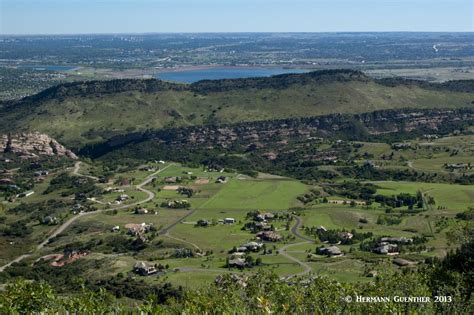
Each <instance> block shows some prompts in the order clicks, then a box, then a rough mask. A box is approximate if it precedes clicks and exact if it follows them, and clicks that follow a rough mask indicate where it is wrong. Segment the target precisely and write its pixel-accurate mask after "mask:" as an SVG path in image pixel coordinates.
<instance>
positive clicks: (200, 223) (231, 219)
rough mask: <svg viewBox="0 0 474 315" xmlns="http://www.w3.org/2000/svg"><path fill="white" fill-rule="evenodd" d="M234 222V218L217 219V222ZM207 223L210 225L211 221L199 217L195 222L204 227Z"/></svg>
mask: <svg viewBox="0 0 474 315" xmlns="http://www.w3.org/2000/svg"><path fill="white" fill-rule="evenodd" d="M235 222H236V220H235V219H234V218H224V219H219V220H217V223H218V224H234V223H235ZM209 225H211V221H209V220H206V219H199V220H198V221H197V222H196V226H202V227H206V226H209Z"/></svg>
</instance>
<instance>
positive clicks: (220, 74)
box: [156, 67, 311, 83]
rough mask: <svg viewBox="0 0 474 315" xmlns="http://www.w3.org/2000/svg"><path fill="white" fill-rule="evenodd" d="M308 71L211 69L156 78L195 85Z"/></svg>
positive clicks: (175, 72) (173, 72) (236, 68)
mask: <svg viewBox="0 0 474 315" xmlns="http://www.w3.org/2000/svg"><path fill="white" fill-rule="evenodd" d="M309 71H311V70H308V69H287V68H238V67H235V68H231V67H228V68H225V67H222V68H209V69H199V70H185V71H170V72H160V73H157V74H156V78H158V79H161V80H166V81H174V82H182V83H193V82H197V81H201V80H219V79H238V78H253V77H269V76H272V75H277V74H284V73H304V72H309Z"/></svg>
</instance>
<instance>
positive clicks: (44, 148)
mask: <svg viewBox="0 0 474 315" xmlns="http://www.w3.org/2000/svg"><path fill="white" fill-rule="evenodd" d="M1 152H3V153H9V152H10V153H14V154H17V155H19V156H21V157H24V158H34V157H38V156H41V155H43V156H44V155H46V156H66V157H68V158H70V159H74V160H75V159H77V156H76V155H75V154H74V153H73V152H72V151H71V150H68V149H66V148H65V147H64V146H63V145H61V144H60V143H59V142H57V141H56V140H55V139H53V138H51V137H50V136H48V135H45V134H41V133H38V132H34V133H20V134H8V135H1V136H0V153H1Z"/></svg>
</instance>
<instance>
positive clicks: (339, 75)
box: [0, 70, 474, 146]
mask: <svg viewBox="0 0 474 315" xmlns="http://www.w3.org/2000/svg"><path fill="white" fill-rule="evenodd" d="M348 74H350V75H348ZM290 78H291V80H290V79H289V78H288V76H277V77H272V78H266V79H264V78H259V79H255V80H248V79H242V80H220V81H203V82H202V83H198V84H197V85H190V86H188V85H172V84H169V85H166V84H163V86H161V85H160V86H159V88H156V89H151V88H149V89H146V88H135V89H134V88H131V87H124V88H122V89H121V88H117V87H116V86H115V85H116V84H115V85H113V86H112V87H109V89H106V88H103V89H100V88H96V89H92V88H91V87H88V86H87V85H88V84H93V83H83V85H86V87H85V88H84V87H83V86H81V88H82V90H81V89H80V91H74V88H76V89H79V88H77V87H74V86H68V87H62V89H59V88H58V90H57V91H55V92H54V93H50V94H51V95H48V93H46V91H45V92H43V94H44V95H43V96H42V97H39V96H37V97H31V98H30V99H25V100H23V101H22V102H20V103H17V104H8V105H5V104H4V105H2V106H0V126H3V127H0V132H7V131H11V130H12V129H13V130H38V131H41V132H45V133H47V134H50V135H52V136H54V137H56V138H57V139H58V140H60V141H62V142H63V143H65V144H67V145H69V146H80V145H82V144H84V143H91V142H97V141H101V140H103V139H106V138H109V137H110V136H112V135H113V134H115V133H126V132H131V131H134V130H145V129H157V128H164V127H171V126H187V125H199V124H207V123H219V122H222V123H231V122H240V121H255V120H269V119H276V118H288V117H304V116H316V115H324V114H331V113H362V112H370V111H374V110H378V109H391V108H408V107H409V108H440V107H442V108H455V107H469V106H472V101H473V100H474V97H473V95H472V93H470V92H469V90H466V91H465V90H457V89H447V88H441V86H440V88H438V89H437V88H435V87H426V86H424V85H422V84H415V83H413V82H411V83H410V82H409V83H406V84H393V85H389V84H386V83H382V82H378V81H375V80H372V79H370V78H368V77H366V76H365V75H363V74H362V73H358V72H351V71H344V70H339V71H334V72H331V73H329V74H328V73H325V72H321V74H319V73H318V72H316V73H311V74H301V75H293V76H292V77H290ZM153 82H156V81H153ZM153 82H152V83H153ZM96 84H99V83H96ZM103 84H104V85H106V83H103ZM124 84H125V83H124ZM155 84H158V83H155ZM110 85H112V84H110ZM88 88H89V89H88ZM69 89H71V90H72V92H71V91H69ZM127 89H129V90H127ZM63 90H64V91H66V92H64V91H63ZM61 91H63V92H62V93H61ZM114 91H116V92H114ZM45 95H46V96H45Z"/></svg>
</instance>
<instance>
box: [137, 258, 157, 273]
mask: <svg viewBox="0 0 474 315" xmlns="http://www.w3.org/2000/svg"><path fill="white" fill-rule="evenodd" d="M133 272H135V273H137V274H139V275H141V276H149V275H152V274H154V273H157V272H158V270H156V268H155V267H154V266H148V265H147V264H146V263H144V262H143V261H138V262H136V263H135V265H133Z"/></svg>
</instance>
